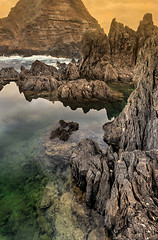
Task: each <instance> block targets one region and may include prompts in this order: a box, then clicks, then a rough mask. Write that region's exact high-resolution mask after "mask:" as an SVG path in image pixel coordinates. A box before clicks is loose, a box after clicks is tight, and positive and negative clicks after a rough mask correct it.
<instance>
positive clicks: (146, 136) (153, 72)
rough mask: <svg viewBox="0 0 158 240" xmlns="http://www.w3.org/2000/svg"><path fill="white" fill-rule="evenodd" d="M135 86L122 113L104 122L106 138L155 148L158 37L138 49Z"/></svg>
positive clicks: (130, 146) (116, 144)
mask: <svg viewBox="0 0 158 240" xmlns="http://www.w3.org/2000/svg"><path fill="white" fill-rule="evenodd" d="M135 78H136V79H137V82H138V83H137V89H136V90H135V91H134V92H133V93H132V94H131V96H130V98H129V100H128V104H127V106H126V107H125V109H124V110H123V112H122V113H121V114H120V115H119V117H117V118H116V119H115V120H114V121H113V122H112V123H109V124H105V126H104V130H105V136H104V138H105V141H106V142H107V143H108V144H112V145H113V146H114V147H117V148H121V149H124V150H128V151H132V150H135V149H139V150H151V149H155V148H156V149H157V148H158V144H157V141H156V139H158V129H157V127H158V118H157V114H158V97H157V96H158V88H157V86H158V40H157V38H151V39H149V40H148V41H147V42H146V44H145V46H144V47H143V48H142V49H141V50H140V52H139V54H138V59H137V65H136V69H135Z"/></svg>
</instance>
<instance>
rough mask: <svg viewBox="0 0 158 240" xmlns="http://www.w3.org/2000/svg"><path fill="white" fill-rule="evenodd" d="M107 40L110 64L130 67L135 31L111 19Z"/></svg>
mask: <svg viewBox="0 0 158 240" xmlns="http://www.w3.org/2000/svg"><path fill="white" fill-rule="evenodd" d="M108 40H109V44H110V55H111V60H112V64H113V65H114V66H115V67H116V68H117V67H121V68H124V67H126V66H127V67H129V68H130V67H132V66H133V65H134V63H135V55H136V32H135V31H134V30H132V29H131V28H129V27H127V26H124V25H123V24H122V23H118V22H117V21H116V19H113V20H112V23H111V27H110V31H109V35H108Z"/></svg>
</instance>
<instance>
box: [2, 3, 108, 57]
mask: <svg viewBox="0 0 158 240" xmlns="http://www.w3.org/2000/svg"><path fill="white" fill-rule="evenodd" d="M93 30H98V31H103V30H102V29H101V28H100V26H99V24H98V22H97V21H96V20H95V19H94V18H93V17H92V16H91V15H90V14H89V12H88V11H87V9H86V8H85V6H84V4H83V3H82V1H81V0H58V1H56V0H20V1H19V2H18V3H17V4H16V6H15V7H14V8H12V9H11V11H10V13H9V15H8V17H7V18H3V19H0V54H3V53H5V54H7V53H8V54H9V53H10V54H12V53H14V52H16V53H21V54H26V55H29V54H39V53H40V54H45V53H47V54H48V53H50V54H52V55H54V56H57V55H58V56H79V46H80V41H81V39H82V37H83V34H84V33H85V32H86V31H93Z"/></svg>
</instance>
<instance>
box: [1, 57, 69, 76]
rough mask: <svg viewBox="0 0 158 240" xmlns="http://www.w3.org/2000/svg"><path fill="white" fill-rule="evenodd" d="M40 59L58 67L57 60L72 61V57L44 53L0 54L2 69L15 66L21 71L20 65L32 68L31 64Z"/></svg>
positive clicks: (61, 61)
mask: <svg viewBox="0 0 158 240" xmlns="http://www.w3.org/2000/svg"><path fill="white" fill-rule="evenodd" d="M36 60H39V61H41V62H44V63H46V64H48V65H51V66H54V67H56V63H57V61H58V62H60V63H66V64H68V63H70V61H71V59H66V58H55V57H52V56H44V55H34V56H31V57H22V56H18V55H17V56H10V57H5V56H0V69H1V68H4V67H14V68H15V70H16V71H18V72H20V67H21V66H22V65H23V66H24V67H25V68H27V69H30V67H31V64H32V63H33V62H34V61H36Z"/></svg>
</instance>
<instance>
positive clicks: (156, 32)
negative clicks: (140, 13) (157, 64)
mask: <svg viewBox="0 0 158 240" xmlns="http://www.w3.org/2000/svg"><path fill="white" fill-rule="evenodd" d="M152 36H158V27H157V26H155V25H154V23H153V19H152V14H151V13H147V14H145V15H144V17H143V20H142V21H141V22H140V25H139V27H138V30H137V39H138V43H137V44H138V47H137V48H138V49H140V48H141V47H142V46H143V45H144V42H145V41H146V40H147V39H148V38H150V37H152Z"/></svg>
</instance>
